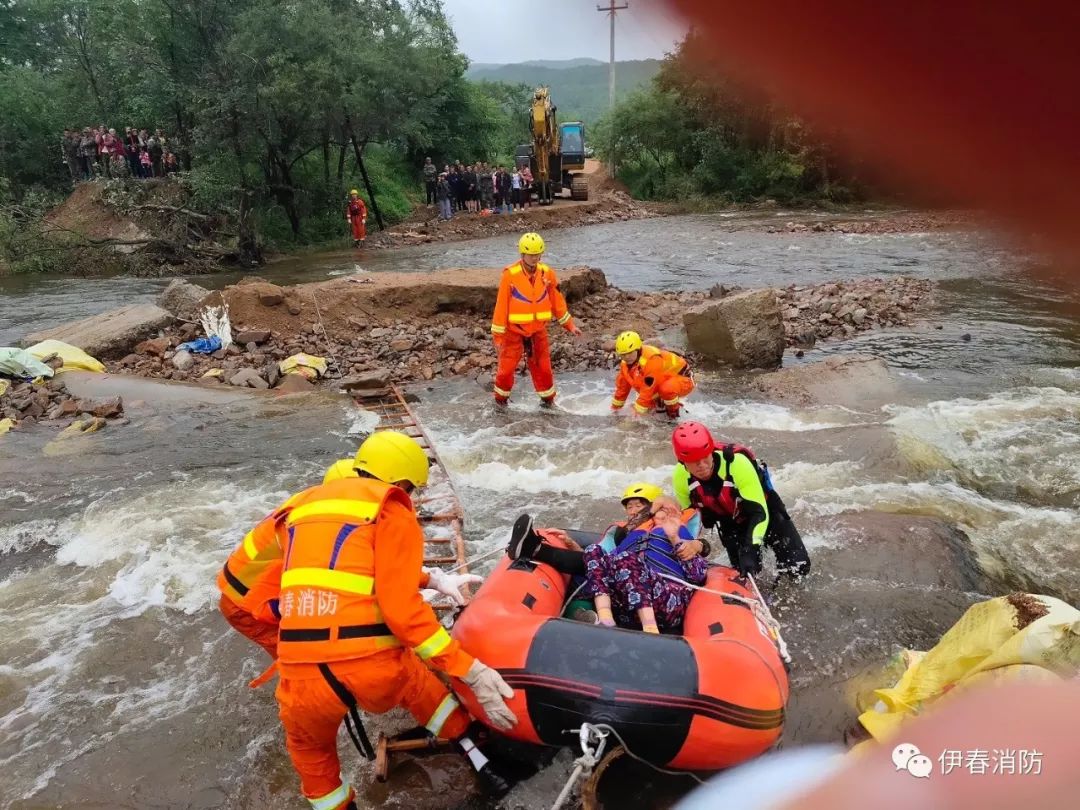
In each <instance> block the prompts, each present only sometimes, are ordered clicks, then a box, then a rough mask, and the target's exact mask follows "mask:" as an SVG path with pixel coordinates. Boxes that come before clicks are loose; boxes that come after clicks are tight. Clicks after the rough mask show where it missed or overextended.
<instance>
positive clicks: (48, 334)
mask: <svg viewBox="0 0 1080 810" xmlns="http://www.w3.org/2000/svg"><path fill="white" fill-rule="evenodd" d="M172 321H173V316H172V314H171V313H169V312H166V311H165V310H163V309H161V307H157V306H154V305H153V304H136V305H133V306H128V307H121V308H120V309H114V310H110V311H109V312H103V313H101V314H100V315H92V316H91V317H89V318H83V319H82V320H80V321H73V322H72V323H67V324H63V325H62V326H56V327H53V328H51V329H45V330H43V331H41V332H35V333H33V334H31V335H27V336H26V337H25V338H23V340H22V345H23V346H32V345H34V344H35V343H40V342H41V341H43V340H60V341H63V342H64V343H70V344H71V345H72V346H78V347H79V348H80V349H82V350H83V351H84V352H86V353H87V354H90V355H92V356H93V357H96V358H98V359H99V360H113V359H118V358H120V357H123V356H124V355H125V354H127V353H128V352H130V351H131V347H132V346H134V345H135V344H136V343H138V342H139V341H140V340H143V339H145V338H147V337H150V336H151V335H153V334H155V333H157V332H158V331H160V330H162V329H164V328H165V327H166V326H168V325H169V324H170V323H172Z"/></svg>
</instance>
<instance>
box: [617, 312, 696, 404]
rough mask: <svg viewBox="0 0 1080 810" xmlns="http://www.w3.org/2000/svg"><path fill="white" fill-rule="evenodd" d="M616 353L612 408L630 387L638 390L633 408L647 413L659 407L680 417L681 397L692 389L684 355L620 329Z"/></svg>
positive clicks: (684, 396) (691, 379)
mask: <svg viewBox="0 0 1080 810" xmlns="http://www.w3.org/2000/svg"><path fill="white" fill-rule="evenodd" d="M615 353H616V354H618V355H619V358H620V359H621V360H622V362H621V363H619V373H618V375H617V376H616V377H615V395H614V396H613V397H612V398H611V409H612V410H613V411H617V410H620V409H621V408H622V406H623V405H625V404H626V398H627V397H628V396H629V395H630V391H631V390H634V391H637V399H636V400H635V402H634V411H636V412H637V413H648V412H649V411H652V410H660V409H661V408H663V409H664V411H666V412H667V415H668V416H670V417H671V418H672V419H677V418H678V417H679V410H680V409H681V407H682V400H683V399H684V398H686V397H687V396H689V395H690V392H691V391H693V390H694V378H693V377H692V376H691V374H690V364H689V363H687V362H686V358H685V357H680V356H679V355H677V354H675V352H668V351H664V350H663V349H658V348H656V347H655V346H648V345H645V344H643V343H642V341H641V335H639V334H638V333H637V332H623V333H622V334H621V335H619V337H618V338H616V339H615Z"/></svg>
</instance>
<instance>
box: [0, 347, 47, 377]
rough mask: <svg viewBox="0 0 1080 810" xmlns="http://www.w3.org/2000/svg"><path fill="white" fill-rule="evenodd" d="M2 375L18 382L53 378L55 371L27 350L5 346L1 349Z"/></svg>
mask: <svg viewBox="0 0 1080 810" xmlns="http://www.w3.org/2000/svg"><path fill="white" fill-rule="evenodd" d="M0 374H3V375H4V376H6V377H12V378H14V379H16V380H34V379H37V378H38V377H51V376H52V375H53V370H52V369H51V368H49V367H48V366H47V365H45V364H44V363H42V362H41V361H40V360H38V359H37V358H36V357H34V355H32V354H30V352H28V351H26V349H16V348H14V347H12V346H3V347H0Z"/></svg>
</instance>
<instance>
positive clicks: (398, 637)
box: [241, 478, 474, 810]
mask: <svg viewBox="0 0 1080 810" xmlns="http://www.w3.org/2000/svg"><path fill="white" fill-rule="evenodd" d="M274 537H275V538H276V542H275V543H274V547H275V548H276V554H277V557H278V558H279V559H280V560H281V561H282V573H281V593H280V596H279V598H278V601H277V603H276V605H275V604H274V603H273V602H272V601H268V602H266V603H264V606H263V608H262V610H263V611H264V614H263V615H262V616H260V618H263V619H269V618H271V617H273V615H274V612H275V610H276V613H277V614H279V615H280V634H279V642H278V662H279V672H280V675H281V679H280V681H279V684H278V688H277V692H276V697H277V700H278V705H279V708H280V716H281V721H282V724H283V725H284V727H285V740H286V747H287V748H288V750H289V755H290V757H291V758H292V761H293V765H294V766H295V768H296V770H297V772H298V773H299V774H300V781H301V785H302V788H303V792H304V795H305V796H306V797H307V798H308V799H309V800H310V801H311V802H312V803H313V804H314V803H319V806H321V807H327V808H333V810H337V808H340V807H344V806H345V805H346V804H347V803H348V802H349V801H350V800H351V798H352V797H353V792H352V790H351V789H350V788H349V787H348V786H347V785H345V784H343V783H342V781H341V776H340V770H341V763H340V761H339V759H338V754H337V732H338V728H339V726H340V725H341V722H342V720H343V719H344V717H345V715H346V712H347V708H348V706H347V704H346V702H345V700H350V701H354V702H355V704H356V705H358V706H359V708H361V709H363V710H365V711H369V712H376V713H383V712H386V711H389V710H390V709H392V708H394V707H395V706H403V707H405V708H406V709H408V710H409V711H410V712H411V713H412V714H413V716H414V717H415V718H416V719H417V721H418V722H419V723H421V724H423V725H425V726H426V727H427V728H428V730H429V731H431V733H433V734H435V735H437V736H440V737H444V738H449V739H454V738H456V737H459V736H461V735H462V734H464V733H465V730H466V728H467V727H468V723H469V717H468V714H466V712H465V711H464V710H463V709H462V708H461V706H460V705H459V704H458V701H457V699H456V698H455V697H454V696H453V695H452V694H450V692H449V691H448V690H447V688H446V687H445V686H444V685H443V684H442V682H441V681H440V680H439V679H438V678H437V677H436V676H435V674H434V673H433V672H432V671H431V670H430V669H428V667H432V668H434V669H437V670H440V671H442V672H445V673H447V674H448V675H453V676H456V677H461V676H462V675H464V674H465V673H466V672H467V671H468V669H469V667H470V666H472V663H473V660H474V659H473V657H472V656H471V655H469V654H468V653H466V652H465V651H464V650H462V649H461V647H460V645H459V644H458V643H457V642H456V641H454V640H453V639H451V638H450V635H449V634H448V633H447V632H446V630H445V629H444V628H443V627H442V625H441V624H440V623H439V621H438V619H437V618H436V616H435V613H434V611H433V610H432V608H431V606H430V605H428V604H427V603H426V602H424V600H423V598H422V597H421V596H420V591H419V589H420V588H421V587H423V586H424V585H426V584H427V576H426V575H424V574H423V573H422V571H421V566H422V564H423V555H424V538H423V533H422V531H421V528H420V524H419V523H418V522H417V519H416V515H415V512H414V510H413V504H412V501H411V500H410V498H409V496H408V495H407V494H406V493H405V491H404V490H402V489H400V488H399V487H394V486H391V485H389V484H384V483H382V482H380V481H375V480H373V479H369V478H346V479H341V480H338V481H332V482H330V483H327V484H321V485H319V486H316V487H312V488H311V489H307V490H305V491H303V492H301V493H300V494H298V495H296V496H295V497H293V498H292V499H291V500H290V501H289V503H288V505H287V508H284V509H282V510H279V512H278V513H276V531H275V532H274ZM268 554H269V552H268ZM242 573H243V572H241V574H242ZM267 611H269V612H270V613H269V615H267V614H266V612H267ZM425 664H426V666H425Z"/></svg>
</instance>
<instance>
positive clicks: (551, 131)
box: [532, 87, 559, 205]
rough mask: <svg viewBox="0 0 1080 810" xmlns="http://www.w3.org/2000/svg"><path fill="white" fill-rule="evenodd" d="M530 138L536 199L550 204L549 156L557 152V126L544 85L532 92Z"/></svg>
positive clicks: (553, 110) (543, 203)
mask: <svg viewBox="0 0 1080 810" xmlns="http://www.w3.org/2000/svg"><path fill="white" fill-rule="evenodd" d="M532 139H533V155H534V157H535V159H536V172H535V173H534V177H533V182H534V183H535V186H536V196H537V200H538V201H539V203H540V204H541V205H550V204H551V202H552V188H551V186H552V179H553V178H552V176H551V156H552V155H553V154H556V155H557V154H558V153H559V127H558V126H557V124H556V122H555V108H554V107H553V106H552V105H551V94H550V92H549V91H548V88H546V87H538V88H536V91H535V92H534V93H533V102H532Z"/></svg>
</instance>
